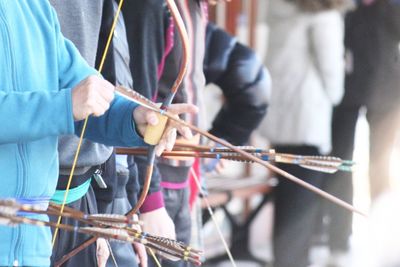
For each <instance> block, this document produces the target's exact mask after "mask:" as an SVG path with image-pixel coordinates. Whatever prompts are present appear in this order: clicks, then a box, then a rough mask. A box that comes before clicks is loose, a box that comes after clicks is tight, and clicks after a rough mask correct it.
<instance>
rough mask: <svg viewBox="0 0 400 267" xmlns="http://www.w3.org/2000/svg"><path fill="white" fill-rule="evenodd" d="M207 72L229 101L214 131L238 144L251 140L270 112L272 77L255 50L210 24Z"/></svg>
mask: <svg viewBox="0 0 400 267" xmlns="http://www.w3.org/2000/svg"><path fill="white" fill-rule="evenodd" d="M203 69H204V74H205V77H206V83H207V84H211V83H212V84H215V85H217V86H218V87H219V88H220V89H221V90H222V92H223V95H224V98H225V102H224V105H223V107H222V108H221V110H220V111H219V112H218V114H217V116H216V117H215V118H214V120H213V123H212V128H211V129H210V133H212V134H214V135H216V136H218V137H221V138H223V139H225V140H227V141H228V142H231V143H233V144H235V145H243V144H245V143H247V142H248V140H249V137H250V135H251V133H252V132H253V131H254V130H255V129H256V128H257V127H258V125H259V124H260V122H261V120H262V119H263V117H264V116H265V114H266V109H267V103H268V99H269V95H270V87H271V80H270V76H269V73H268V71H267V69H266V68H265V67H264V66H263V64H262V62H261V61H260V60H259V58H258V57H257V55H256V54H255V52H254V51H253V50H252V49H250V48H249V47H247V46H245V45H243V44H241V43H239V42H238V40H237V39H236V38H235V37H232V36H230V35H229V34H228V33H227V32H225V31H224V30H222V29H220V28H218V27H217V26H216V25H214V24H212V23H208V25H207V33H206V54H205V58H204V66H203Z"/></svg>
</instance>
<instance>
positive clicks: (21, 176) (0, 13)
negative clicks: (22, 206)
mask: <svg viewBox="0 0 400 267" xmlns="http://www.w3.org/2000/svg"><path fill="white" fill-rule="evenodd" d="M3 5H4V2H2V1H0V9H1V10H0V19H1V21H2V24H3V28H4V31H3V33H4V34H3V36H4V37H5V39H6V40H7V45H8V49H7V46H6V47H5V54H6V55H7V54H8V59H9V62H8V63H9V65H10V69H11V70H12V81H11V91H17V71H16V66H15V65H16V64H15V62H14V60H15V56H14V53H13V51H12V49H11V47H12V42H11V34H10V30H9V27H8V23H7V20H6V18H5V12H4V6H3ZM17 146H18V155H17V156H18V159H19V162H20V163H21V165H20V166H21V169H20V170H19V171H18V173H17V176H18V177H17V182H18V183H19V184H20V186H17V192H16V197H21V196H23V194H25V191H26V189H25V180H26V177H25V176H26V170H25V168H26V162H25V157H24V150H25V147H24V145H23V144H20V143H19V144H17ZM21 230H22V229H20V227H16V228H14V235H15V236H16V238H15V243H14V255H12V258H11V260H12V261H13V265H17V266H18V264H19V262H18V258H19V254H20V248H21V246H22V235H21ZM10 245H12V244H10Z"/></svg>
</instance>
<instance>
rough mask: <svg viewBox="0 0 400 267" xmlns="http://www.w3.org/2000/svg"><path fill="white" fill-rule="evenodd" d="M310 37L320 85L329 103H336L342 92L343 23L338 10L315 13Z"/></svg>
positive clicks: (340, 98)
mask: <svg viewBox="0 0 400 267" xmlns="http://www.w3.org/2000/svg"><path fill="white" fill-rule="evenodd" d="M310 39H311V47H312V51H313V53H314V56H315V63H316V66H317V69H318V74H319V75H320V78H321V82H322V85H323V87H324V89H325V92H326V94H327V96H328V98H329V100H330V101H331V103H332V104H333V105H337V104H339V103H340V101H341V100H342V97H343V94H344V24H343V20H342V17H341V15H340V14H339V12H337V11H325V12H320V13H319V14H316V15H315V19H314V20H313V22H312V24H311V29H310Z"/></svg>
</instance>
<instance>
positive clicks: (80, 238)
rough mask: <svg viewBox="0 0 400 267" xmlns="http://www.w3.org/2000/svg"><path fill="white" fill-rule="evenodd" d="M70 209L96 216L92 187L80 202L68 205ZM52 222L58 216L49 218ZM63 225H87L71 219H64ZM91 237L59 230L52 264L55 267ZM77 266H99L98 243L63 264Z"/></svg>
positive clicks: (64, 266)
mask: <svg viewBox="0 0 400 267" xmlns="http://www.w3.org/2000/svg"><path fill="white" fill-rule="evenodd" d="M67 206H68V207H70V208H73V209H77V210H79V211H82V212H83V213H85V214H96V213H97V205H96V199H95V196H94V192H93V189H92V187H91V186H90V187H89V190H88V192H87V193H86V195H85V196H83V197H82V198H80V199H79V200H77V201H75V202H72V203H70V204H68V205H67ZM49 217H50V221H52V222H57V220H58V217H57V216H49ZM61 223H63V224H69V225H73V226H79V227H86V226H87V225H86V224H82V223H80V222H78V221H76V220H74V219H71V218H62V220H61ZM90 237H91V236H89V235H85V234H80V233H74V232H68V231H64V230H59V232H58V235H57V239H56V243H55V245H54V247H53V254H52V256H51V264H52V265H53V264H54V263H55V262H57V261H59V260H60V259H61V258H62V256H64V255H65V254H67V253H68V252H70V251H71V250H72V249H73V248H75V247H76V246H78V245H80V244H82V243H83V242H84V241H85V240H86V239H88V238H90ZM76 266H97V258H96V243H93V244H92V245H90V246H88V247H87V248H85V249H84V250H82V251H81V252H79V254H77V255H75V256H74V257H72V258H71V259H70V260H69V261H67V262H66V263H65V264H63V267H76Z"/></svg>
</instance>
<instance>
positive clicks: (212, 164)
mask: <svg viewBox="0 0 400 267" xmlns="http://www.w3.org/2000/svg"><path fill="white" fill-rule="evenodd" d="M207 145H208V146H211V147H215V146H217V144H216V143H215V142H213V141H209V142H208V143H207ZM202 166H203V170H204V171H205V172H206V173H213V172H214V171H215V172H216V173H217V174H221V173H222V172H223V170H224V168H225V160H224V159H217V158H215V159H207V158H205V159H203V161H202Z"/></svg>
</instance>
